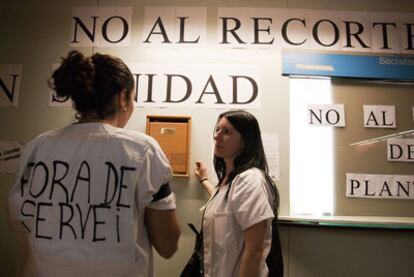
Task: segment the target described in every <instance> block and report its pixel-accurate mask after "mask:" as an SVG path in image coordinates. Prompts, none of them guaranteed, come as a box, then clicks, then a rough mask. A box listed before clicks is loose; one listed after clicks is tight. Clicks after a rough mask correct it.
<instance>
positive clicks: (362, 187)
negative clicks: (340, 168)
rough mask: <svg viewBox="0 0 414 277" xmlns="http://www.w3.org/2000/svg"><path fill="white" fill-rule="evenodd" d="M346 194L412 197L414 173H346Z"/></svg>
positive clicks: (397, 197)
mask: <svg viewBox="0 0 414 277" xmlns="http://www.w3.org/2000/svg"><path fill="white" fill-rule="evenodd" d="M346 196H347V197H359V198H379V199H382V198H385V199H410V200H412V199H414V175H372V174H355V173H347V174H346Z"/></svg>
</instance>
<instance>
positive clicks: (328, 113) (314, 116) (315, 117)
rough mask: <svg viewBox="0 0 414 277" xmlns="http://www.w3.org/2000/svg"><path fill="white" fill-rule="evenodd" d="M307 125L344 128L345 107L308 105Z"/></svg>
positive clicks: (337, 105) (339, 105)
mask: <svg viewBox="0 0 414 277" xmlns="http://www.w3.org/2000/svg"><path fill="white" fill-rule="evenodd" d="M308 114H309V121H308V123H309V125H313V126H333V127H345V106H344V105H343V104H333V105H308Z"/></svg>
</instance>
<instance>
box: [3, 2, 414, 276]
mask: <svg viewBox="0 0 414 277" xmlns="http://www.w3.org/2000/svg"><path fill="white" fill-rule="evenodd" d="M98 4H99V5H101V6H132V7H133V11H134V14H133V25H134V27H136V28H135V29H137V30H139V29H140V27H141V25H142V22H143V20H142V19H143V8H144V7H145V6H154V5H160V6H207V7H208V43H209V44H214V42H215V40H216V35H215V34H216V23H215V22H216V16H217V7H219V6H235V7H248V6H251V7H288V8H304V9H330V10H364V11H385V12H414V3H413V2H412V1H405V0H394V1H388V0H379V1H377V0H370V1H363V0H348V1H340V0H334V1H325V0H316V1H307V0H298V1H278V0H274V1H270V0H263V1H244V0H240V1H235V0H234V1H224V0H223V1H219V0H206V1H190V0H175V1H166V0H163V1H161V0H152V1H150V0H146V1H133V0H122V1H115V0H94V1H92V0H70V1H69V0H68V1H52V0H42V1H29V0H27V1H0V34H1V35H2V41H1V44H0V63H17V64H23V78H22V82H21V89H20V100H19V105H18V107H17V108H0V140H30V139H32V138H34V137H35V136H36V135H38V134H39V133H41V132H44V131H46V130H48V129H52V128H57V127H60V126H63V125H66V124H69V123H71V122H73V120H74V117H73V111H72V110H71V109H69V108H52V107H48V97H49V95H48V89H47V86H46V80H47V78H48V77H49V76H50V73H51V65H52V64H53V63H56V62H58V61H59V57H61V56H62V55H64V54H65V53H66V52H67V51H68V50H69V49H70V48H69V46H68V37H69V29H70V25H69V22H70V21H69V18H70V16H71V7H74V6H95V5H98ZM137 36H138V35H137V34H133V40H132V41H137V39H139V38H138V37H137ZM93 50H94V51H95V52H98V51H99V52H104V53H110V54H115V55H117V56H120V57H121V58H122V59H124V60H125V61H128V62H161V61H163V62H198V63H229V64H231V63H240V62H242V63H246V64H259V65H260V70H261V82H262V88H263V96H262V108H261V109H260V110H252V112H253V113H254V114H255V115H256V116H257V118H258V119H259V121H260V124H261V129H262V131H263V132H271V133H277V134H279V140H280V166H281V176H280V182H279V183H278V187H279V191H280V195H281V208H280V213H281V214H288V213H289V121H288V114H289V108H288V107H289V101H288V100H289V97H288V79H287V78H286V77H282V76H281V74H280V73H281V68H280V66H281V62H280V55H279V54H280V53H279V52H278V51H276V50H266V51H260V50H237V49H233V50H231V49H228V50H222V51H208V49H207V50H206V51H207V52H206V51H194V52H189V51H188V50H186V49H157V52H156V54H157V55H154V50H153V49H151V48H142V47H139V46H137V45H132V46H130V47H127V48H121V49H118V48H113V49H110V48H105V49H92V48H82V51H83V52H85V53H86V54H91V53H92V51H93ZM351 86H353V85H351ZM410 99H412V98H410ZM412 102H414V101H412ZM220 112H221V111H220V110H208V109H205V110H195V109H180V108H172V109H156V108H137V109H136V111H135V113H134V115H133V117H132V119H131V121H130V123H129V124H128V126H127V127H128V128H130V129H134V130H139V131H145V118H146V115H149V114H165V115H189V116H191V117H192V145H191V172H192V171H193V164H194V161H195V160H198V159H203V160H209V159H210V148H209V147H206V146H205V145H207V142H208V141H211V133H212V129H213V126H214V122H215V118H216V117H217V115H218V114H219V113H220ZM200 142H202V143H200ZM12 182H13V176H10V175H4V174H0V206H1V208H0V239H1V243H0V275H1V276H12V275H13V274H14V272H15V271H16V267H17V257H18V256H19V253H18V252H17V246H16V242H15V241H14V236H13V234H12V233H11V231H10V229H9V227H8V225H7V222H6V213H5V207H6V197H7V191H8V188H9V187H10V186H11V184H12ZM173 190H174V191H175V193H176V194H177V199H178V215H179V220H180V222H181V224H182V231H183V235H182V237H181V240H180V246H179V247H180V248H179V252H178V253H177V255H175V256H174V257H173V258H172V259H171V260H169V261H165V260H163V259H161V258H158V257H157V259H156V268H157V269H156V271H157V273H158V276H160V277H163V276H165V277H167V276H168V277H169V276H178V273H179V271H180V270H181V269H182V267H183V265H184V263H185V261H186V260H187V259H188V257H189V255H190V253H191V251H192V247H193V243H194V237H193V234H192V233H191V231H190V230H189V229H188V228H187V227H186V225H185V223H187V222H198V219H199V214H198V209H199V208H200V207H201V206H202V205H203V203H204V202H205V200H206V199H207V196H206V195H205V193H204V192H203V191H201V189H200V188H199V185H198V184H197V182H196V180H195V179H194V177H193V176H191V177H190V178H188V179H187V178H175V179H174V181H173ZM341 193H342V192H341ZM411 215H412V214H411ZM286 232H287V231H286V230H284V231H283V234H282V238H283V243H284V246H285V247H286V246H287V245H289V247H291V245H292V244H291V243H292V233H289V234H290V235H289V236H290V237H289V239H288V238H287V237H286ZM306 232H308V233H309V232H312V230H306ZM343 232H347V231H343ZM294 234H295V236H297V238H298V239H299V240H304V242H305V241H307V238H309V237H311V235H309V234H303V232H299V231H298V232H296V231H295V233H294ZM302 235H303V236H302ZM346 235H347V236H348V235H349V236H350V239H353V238H355V239H356V240H357V241H358V240H360V234H359V233H354V232H353V233H349V234H348V233H347V234H346ZM318 236H319V235H318ZM388 236H389V234H382V233H381V234H376V235H375V236H374V237H373V242H372V243H373V244H374V243H375V242H378V243H380V242H381V241H383V240H384V239H387V237H388ZM338 239H341V238H339V237H337V238H336V237H334V236H333V237H331V239H330V241H329V242H330V243H332V245H333V246H332V247H333V248H334V250H333V251H334V252H337V251H341V250H340V248H342V246H343V245H342V243H337V242H336V241H337V240H338ZM294 241H296V240H294ZM294 241H293V242H294ZM322 242H323V241H322ZM318 244H319V242H318ZM300 245H301V244H298V245H297V247H299V248H300ZM367 251H368V253H371V252H370V250H367ZM373 251H375V249H373ZM285 254H286V253H285ZM289 255H291V252H289ZM344 255H352V252H351V251H349V252H345V254H344ZM310 256H311V254H310ZM293 258H297V259H300V257H290V258H288V257H286V259H288V260H289V259H293ZM324 258H325V259H326V261H327V264H330V262H331V260H332V259H335V258H336V257H333V256H331V255H327V256H326V257H324ZM371 261H372V260H371ZM333 264H335V263H333ZM297 265H298V263H292V266H293V267H294V269H291V268H290V267H289V270H290V272H302V271H300V270H301V269H299V268H298V269H295V267H296V266H297ZM312 266H315V267H323V266H324V265H321V264H316V263H315V264H310V265H309V267H312ZM338 266H339V265H338ZM370 266H375V264H372V265H370ZM289 276H301V277H303V276H328V275H312V274H309V275H306V274H303V275H301V274H299V275H298V274H296V275H295V274H289ZM331 276H345V275H331ZM349 276H350V275H349ZM355 276H357V275H355ZM366 276H371V275H366Z"/></svg>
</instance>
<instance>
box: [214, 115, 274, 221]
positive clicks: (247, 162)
mask: <svg viewBox="0 0 414 277" xmlns="http://www.w3.org/2000/svg"><path fill="white" fill-rule="evenodd" d="M222 118H226V119H227V120H228V121H229V122H230V124H231V125H232V126H233V127H234V128H235V129H236V130H237V132H239V133H240V135H241V137H242V140H243V142H244V147H243V149H242V151H241V153H240V154H239V155H238V156H237V157H236V158H235V159H234V169H233V171H232V172H230V173H229V176H228V179H227V184H229V189H230V186H231V183H232V181H233V179H234V177H236V176H237V175H238V174H240V173H242V172H243V171H245V170H247V169H250V168H253V167H256V168H258V169H260V170H262V171H263V173H264V175H265V178H266V183H267V184H268V186H269V187H270V190H271V191H272V192H273V193H274V200H275V207H274V210H275V212H276V213H277V210H278V208H279V192H278V190H277V188H276V185H275V183H274V182H273V180H272V178H271V177H270V176H269V168H268V165H267V160H266V155H265V152H264V148H263V142H262V136H261V132H260V127H259V123H258V122H257V119H256V118H255V117H254V116H253V115H252V114H250V113H249V112H247V111H244V110H231V111H227V112H224V113H222V114H220V115H219V116H218V118H217V123H218V122H219V121H220V120H221V119H222ZM213 164H214V169H215V171H216V174H217V178H218V180H219V184H220V183H221V182H222V181H223V180H224V177H225V176H226V174H227V172H226V164H225V162H224V159H223V158H221V157H218V156H216V155H214V159H213ZM228 191H229V190H228ZM228 191H227V192H228ZM275 216H276V217H277V214H275Z"/></svg>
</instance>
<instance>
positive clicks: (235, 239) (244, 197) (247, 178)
mask: <svg viewBox="0 0 414 277" xmlns="http://www.w3.org/2000/svg"><path fill="white" fill-rule="evenodd" d="M227 192H228V196H227V199H226V194H227ZM270 203H273V197H272V194H271V192H270V188H269V187H268V185H267V184H266V180H265V177H264V175H263V172H262V171H261V170H259V169H257V168H251V169H248V170H246V171H244V172H242V173H241V174H239V175H237V176H236V177H235V178H234V180H233V182H232V184H231V186H230V190H229V186H228V185H226V186H225V187H224V188H223V189H221V190H220V191H218V192H217V194H216V195H213V196H212V197H211V198H210V200H209V201H208V202H207V204H206V208H205V209H206V210H205V214H204V220H203V245H204V272H205V277H233V276H234V277H237V276H239V271H240V259H241V254H242V251H243V245H244V238H243V231H245V230H246V229H247V228H249V227H251V226H253V225H255V224H257V223H259V222H261V221H263V220H267V222H268V224H267V227H266V233H265V240H264V251H263V257H262V261H261V264H260V270H259V272H260V276H267V275H268V270H267V267H266V258H267V256H268V253H269V251H270V247H271V240H272V229H271V228H272V225H271V219H272V218H273V217H274V213H273V209H272V206H271V204H270Z"/></svg>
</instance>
